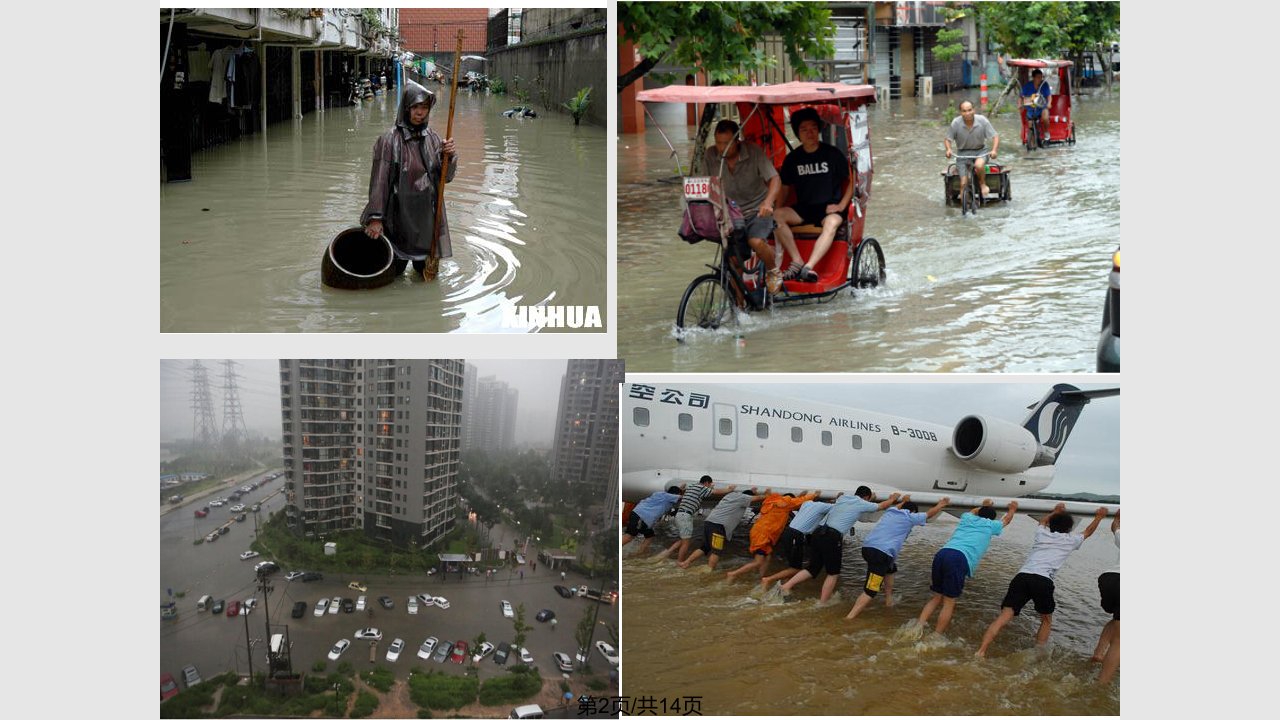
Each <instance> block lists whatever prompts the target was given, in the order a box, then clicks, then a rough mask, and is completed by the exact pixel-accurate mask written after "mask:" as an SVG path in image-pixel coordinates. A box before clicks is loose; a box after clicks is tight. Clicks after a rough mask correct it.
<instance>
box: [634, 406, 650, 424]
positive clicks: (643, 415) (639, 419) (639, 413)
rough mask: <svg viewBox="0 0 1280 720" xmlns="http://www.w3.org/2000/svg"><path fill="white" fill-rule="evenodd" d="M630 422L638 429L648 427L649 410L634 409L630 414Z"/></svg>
mask: <svg viewBox="0 0 1280 720" xmlns="http://www.w3.org/2000/svg"><path fill="white" fill-rule="evenodd" d="M631 422H633V423H635V424H636V425H639V426H640V427H649V408H642V407H638V408H634V409H633V411H632V413H631Z"/></svg>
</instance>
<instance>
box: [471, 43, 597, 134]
mask: <svg viewBox="0 0 1280 720" xmlns="http://www.w3.org/2000/svg"><path fill="white" fill-rule="evenodd" d="M607 52H608V41H607V38H606V36H605V30H604V29H603V28H601V29H600V30H599V31H591V32H590V33H589V34H585V35H580V36H569V37H567V38H566V37H561V38H556V39H544V40H542V41H538V42H532V43H528V42H526V43H522V44H520V45H514V46H511V47H508V48H502V49H500V50H495V51H494V52H492V53H491V54H490V55H489V77H491V78H501V79H502V80H503V81H505V82H506V83H507V93H508V96H509V97H511V98H512V105H514V104H515V102H514V99H515V96H514V94H512V93H513V90H514V89H513V87H512V78H514V77H515V76H517V75H519V76H520V78H521V84H520V87H521V88H523V89H526V90H528V91H529V103H530V104H531V105H533V106H534V107H535V108H536V109H537V110H538V112H543V110H544V107H543V103H542V94H541V93H539V82H538V81H539V80H541V83H540V85H541V87H542V88H544V89H545V90H546V92H547V97H548V100H549V102H548V105H550V107H548V108H546V111H547V112H553V111H554V112H560V113H564V114H568V111H567V110H565V109H564V107H563V105H561V103H564V102H565V101H567V100H569V99H570V98H572V97H573V96H574V95H575V94H576V93H577V92H578V89H579V88H584V87H588V86H590V87H591V106H590V107H589V108H588V109H587V114H586V115H585V116H584V117H583V118H582V120H583V122H589V123H591V124H593V125H601V126H603V125H604V124H605V116H606V115H607V113H608V109H609V108H608V104H609V95H608V93H609V78H608V77H607V74H608V64H607V62H608V58H607V56H606V53H607Z"/></svg>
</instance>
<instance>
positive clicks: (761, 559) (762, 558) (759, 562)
mask: <svg viewBox="0 0 1280 720" xmlns="http://www.w3.org/2000/svg"><path fill="white" fill-rule="evenodd" d="M768 561H769V556H768V555H756V556H755V557H754V558H752V559H751V562H749V563H747V564H746V565H743V566H742V567H740V568H738V569H737V570H730V571H729V572H728V573H726V574H725V579H726V580H729V581H730V582H732V581H733V579H734V578H736V577H738V576H739V575H744V574H746V573H749V572H751V571H752V570H755V569H757V568H759V570H760V575H761V577H763V576H764V564H765V563H766V562H768Z"/></svg>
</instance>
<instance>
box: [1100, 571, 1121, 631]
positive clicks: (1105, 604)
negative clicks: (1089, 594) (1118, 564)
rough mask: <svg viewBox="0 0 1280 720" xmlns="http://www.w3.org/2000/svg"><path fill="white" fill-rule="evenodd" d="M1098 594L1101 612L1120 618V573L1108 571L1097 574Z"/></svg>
mask: <svg viewBox="0 0 1280 720" xmlns="http://www.w3.org/2000/svg"><path fill="white" fill-rule="evenodd" d="M1098 594H1100V595H1101V596H1102V610H1103V612H1109V613H1111V617H1113V618H1115V619H1116V620H1119V619H1120V573H1115V572H1109V573H1102V574H1101V575H1099V576H1098Z"/></svg>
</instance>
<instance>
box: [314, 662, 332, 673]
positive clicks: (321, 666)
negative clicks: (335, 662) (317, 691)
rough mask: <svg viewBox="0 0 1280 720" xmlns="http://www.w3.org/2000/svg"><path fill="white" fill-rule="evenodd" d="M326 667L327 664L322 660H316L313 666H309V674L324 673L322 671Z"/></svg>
mask: <svg viewBox="0 0 1280 720" xmlns="http://www.w3.org/2000/svg"><path fill="white" fill-rule="evenodd" d="M327 667H329V664H328V663H326V662H325V661H323V660H317V661H316V662H315V664H314V665H312V666H311V672H318V673H322V672H324V669H325V668H327Z"/></svg>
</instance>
